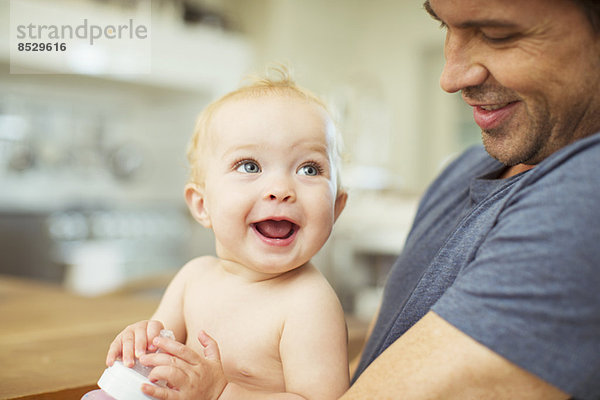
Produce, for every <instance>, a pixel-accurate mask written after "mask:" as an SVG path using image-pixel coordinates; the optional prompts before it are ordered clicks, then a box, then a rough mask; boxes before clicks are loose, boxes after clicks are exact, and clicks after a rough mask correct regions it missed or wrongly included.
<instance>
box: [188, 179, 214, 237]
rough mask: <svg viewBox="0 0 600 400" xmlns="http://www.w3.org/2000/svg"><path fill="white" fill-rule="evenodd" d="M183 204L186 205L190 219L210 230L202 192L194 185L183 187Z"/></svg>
mask: <svg viewBox="0 0 600 400" xmlns="http://www.w3.org/2000/svg"><path fill="white" fill-rule="evenodd" d="M184 195H185V202H186V203H187V206H188V208H189V209H190V212H191V213H192V217H194V219H195V220H196V221H198V222H199V223H200V224H201V225H202V226H203V227H205V228H210V227H211V226H212V224H211V222H210V216H209V215H208V210H207V209H206V205H205V202H204V190H203V188H201V187H200V186H198V185H197V184H195V183H188V184H187V185H185V192H184Z"/></svg>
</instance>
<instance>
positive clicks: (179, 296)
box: [106, 263, 190, 367]
mask: <svg viewBox="0 0 600 400" xmlns="http://www.w3.org/2000/svg"><path fill="white" fill-rule="evenodd" d="M189 269H190V267H189V263H188V264H187V265H185V266H184V267H183V268H182V269H181V270H180V271H179V272H178V273H177V275H176V276H175V278H173V280H172V281H171V283H170V284H169V286H168V287H167V290H166V292H165V294H164V296H163V298H162V299H161V302H160V304H159V306H158V309H157V310H156V312H155V313H154V315H153V316H152V318H151V319H150V320H147V321H139V322H136V323H135V324H131V325H129V326H128V327H126V328H125V329H124V330H123V331H122V332H121V333H119V334H118V335H117V337H116V338H115V340H113V342H112V343H111V345H110V348H109V350H108V354H107V356H106V365H107V366H111V365H112V364H113V363H114V362H115V360H116V359H117V358H119V357H121V358H122V359H123V363H124V364H125V365H126V366H128V367H132V366H133V364H134V362H135V358H139V357H140V356H142V355H143V354H145V353H146V351H147V350H150V351H154V350H156V348H155V347H154V345H153V344H152V340H153V339H154V338H155V337H157V336H158V335H159V333H160V330H161V329H163V328H167V329H170V330H171V331H173V333H174V334H175V338H176V339H177V340H179V341H184V340H185V337H186V331H185V321H184V319H183V294H184V291H185V282H186V279H187V275H189Z"/></svg>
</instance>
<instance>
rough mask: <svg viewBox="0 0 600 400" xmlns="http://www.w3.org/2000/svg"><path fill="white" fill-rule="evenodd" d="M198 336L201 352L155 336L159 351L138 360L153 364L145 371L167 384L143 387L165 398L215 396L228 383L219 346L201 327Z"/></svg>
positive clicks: (152, 377)
mask: <svg viewBox="0 0 600 400" xmlns="http://www.w3.org/2000/svg"><path fill="white" fill-rule="evenodd" d="M198 340H199V341H200V344H201V345H202V346H203V347H204V354H199V353H197V352H196V351H194V350H193V349H192V348H190V347H189V346H186V345H184V344H181V343H179V342H176V341H174V340H171V339H168V338H163V337H157V338H155V339H154V344H155V345H156V347H158V348H159V349H160V350H161V351H160V352H158V353H153V354H147V355H145V356H143V357H142V358H141V359H140V361H141V363H142V364H143V365H146V366H153V367H154V368H152V372H151V373H150V375H148V379H150V381H152V382H156V381H159V380H161V381H165V382H166V383H167V386H166V387H159V386H152V385H148V384H144V385H142V391H143V392H144V393H145V394H147V395H149V396H152V397H154V398H157V399H164V400H167V399H169V400H171V399H205V400H211V399H212V400H216V399H218V398H219V396H220V395H221V393H222V392H223V390H224V389H225V386H226V385H227V378H225V373H224V372H223V366H222V365H221V357H220V354H219V347H218V346H217V342H215V341H214V340H213V339H212V338H211V337H210V336H208V334H206V332H204V331H201V332H200V333H199V334H198Z"/></svg>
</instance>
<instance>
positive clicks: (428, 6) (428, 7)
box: [423, 0, 443, 23]
mask: <svg viewBox="0 0 600 400" xmlns="http://www.w3.org/2000/svg"><path fill="white" fill-rule="evenodd" d="M423 8H424V9H425V11H427V13H428V14H429V15H430V16H431V18H433V19H435V20H436V21H439V22H442V23H443V21H442V20H441V19H440V17H438V16H437V14H436V13H435V11H433V8H432V7H431V4H429V0H425V2H424V3H423Z"/></svg>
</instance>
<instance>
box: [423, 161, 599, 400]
mask: <svg viewBox="0 0 600 400" xmlns="http://www.w3.org/2000/svg"><path fill="white" fill-rule="evenodd" d="M588 164H589V163H588ZM562 167H564V168H557V169H556V170H553V171H548V172H547V173H545V174H539V175H541V176H538V177H537V178H535V179H532V180H531V182H529V183H528V185H526V186H525V187H524V188H522V189H521V190H519V191H518V192H517V193H516V194H515V195H514V196H513V197H512V198H511V199H510V201H508V202H507V204H506V205H505V208H504V209H503V211H502V212H501V213H500V214H499V217H498V219H497V221H496V224H495V225H494V227H493V228H492V229H491V230H490V231H489V232H488V234H487V237H486V238H485V240H484V241H483V243H482V245H481V246H480V247H479V249H478V251H477V253H476V255H475V258H474V259H473V261H472V262H471V263H470V264H469V265H468V266H467V268H465V269H463V270H462V271H461V272H460V274H459V275H458V276H457V278H456V280H455V282H454V284H453V285H452V286H451V287H450V288H449V289H448V291H447V292H446V293H445V294H444V295H443V296H442V297H441V298H440V299H439V300H438V302H437V303H436V304H435V305H434V306H433V308H432V309H433V311H434V312H436V313H437V314H438V315H440V316H441V317H442V318H444V319H445V320H446V321H448V322H449V323H451V324H452V325H454V326H455V327H457V328H458V329H459V330H461V331H462V332H464V333H466V334H467V335H469V336H471V337H472V338H473V339H475V340H477V341H478V342H480V343H482V344H483V345H485V346H486V347H488V348H490V349H491V350H493V351H494V352H496V353H498V354H500V355H501V356H503V357H505V358H506V359H508V360H510V361H512V362H513V363H515V364H517V365H519V366H521V367H522V368H524V369H526V370H528V371H530V372H532V373H534V374H536V375H538V376H539V377H541V378H542V379H544V380H545V381H547V382H549V383H551V384H553V385H555V386H557V387H558V388H560V389H562V390H564V391H566V392H567V393H569V394H571V395H573V396H575V398H582V399H587V398H594V399H596V398H599V396H600V178H599V177H598V176H600V175H598V174H597V171H593V169H594V168H593V166H590V165H586V164H583V163H577V162H573V163H567V164H566V165H562ZM582 169H583V171H582ZM586 170H587V171H586Z"/></svg>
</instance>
